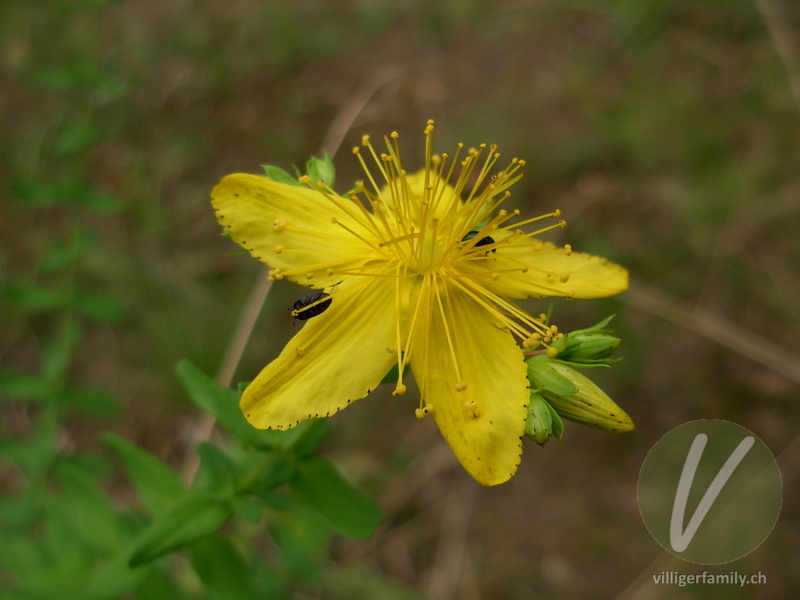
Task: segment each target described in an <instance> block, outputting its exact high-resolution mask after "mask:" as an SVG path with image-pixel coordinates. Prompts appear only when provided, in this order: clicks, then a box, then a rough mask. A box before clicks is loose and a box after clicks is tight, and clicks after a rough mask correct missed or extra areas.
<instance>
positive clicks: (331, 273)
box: [325, 267, 334, 277]
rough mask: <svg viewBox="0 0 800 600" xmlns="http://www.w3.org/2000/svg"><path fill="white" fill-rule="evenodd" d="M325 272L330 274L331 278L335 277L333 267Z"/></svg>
mask: <svg viewBox="0 0 800 600" xmlns="http://www.w3.org/2000/svg"><path fill="white" fill-rule="evenodd" d="M325 272H326V273H327V274H328V276H329V277H330V276H331V275H333V273H334V271H333V269H332V268H331V267H328V270H327V271H325Z"/></svg>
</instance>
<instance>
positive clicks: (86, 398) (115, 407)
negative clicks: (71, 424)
mask: <svg viewBox="0 0 800 600" xmlns="http://www.w3.org/2000/svg"><path fill="white" fill-rule="evenodd" d="M60 397H61V399H62V400H63V401H64V402H65V403H66V404H67V405H68V406H70V407H71V408H74V409H75V410H77V411H80V412H82V413H83V414H85V415H91V416H93V417H103V418H106V419H108V418H112V417H116V416H117V415H119V414H120V412H121V407H120V404H119V402H118V401H117V399H116V398H115V397H114V396H113V395H111V394H110V393H108V392H107V391H105V390H98V389H93V388H67V389H66V390H64V392H63V393H61V394H60Z"/></svg>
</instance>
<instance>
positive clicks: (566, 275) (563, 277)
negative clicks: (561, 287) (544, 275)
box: [558, 273, 569, 283]
mask: <svg viewBox="0 0 800 600" xmlns="http://www.w3.org/2000/svg"><path fill="white" fill-rule="evenodd" d="M558 279H559V281H561V283H567V282H568V281H569V273H564V274H563V275H561V276H560V277H559V278H558Z"/></svg>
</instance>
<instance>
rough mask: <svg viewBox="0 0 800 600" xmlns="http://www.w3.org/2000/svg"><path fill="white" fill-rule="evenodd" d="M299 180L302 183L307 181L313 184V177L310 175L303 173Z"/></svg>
mask: <svg viewBox="0 0 800 600" xmlns="http://www.w3.org/2000/svg"><path fill="white" fill-rule="evenodd" d="M297 181H299V182H300V183H306V184H309V185H311V177H309V176H308V175H301V176H300V177H298V178H297Z"/></svg>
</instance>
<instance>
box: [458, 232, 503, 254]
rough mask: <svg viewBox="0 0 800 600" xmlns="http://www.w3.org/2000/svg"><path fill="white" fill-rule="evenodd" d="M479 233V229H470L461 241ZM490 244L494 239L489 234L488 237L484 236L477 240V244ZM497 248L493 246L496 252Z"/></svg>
mask: <svg viewBox="0 0 800 600" xmlns="http://www.w3.org/2000/svg"><path fill="white" fill-rule="evenodd" d="M477 235H478V232H477V231H470V232H468V233H467V235H465V236H464V237H463V238H461V241H462V242H468V241H470V240H471V239H473V238H474V237H475V236H477ZM489 244H494V240H493V239H492V238H490V237H489V236H488V235H487V236H486V237H482V238H481V239H479V240H478V241H477V242H475V246H488V245H489ZM495 250H497V248H492V252H494V251H495Z"/></svg>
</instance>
